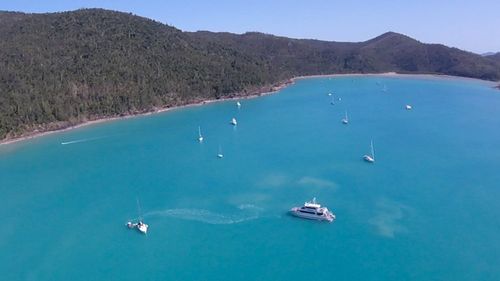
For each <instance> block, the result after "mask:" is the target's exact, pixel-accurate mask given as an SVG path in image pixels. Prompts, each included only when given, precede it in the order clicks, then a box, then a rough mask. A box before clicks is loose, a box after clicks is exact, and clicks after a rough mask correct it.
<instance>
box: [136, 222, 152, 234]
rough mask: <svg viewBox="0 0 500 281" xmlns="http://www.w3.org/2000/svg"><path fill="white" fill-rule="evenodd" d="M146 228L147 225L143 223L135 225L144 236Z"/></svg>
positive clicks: (146, 231)
mask: <svg viewBox="0 0 500 281" xmlns="http://www.w3.org/2000/svg"><path fill="white" fill-rule="evenodd" d="M148 228H149V225H147V224H145V223H143V222H142V221H139V222H138V223H137V229H138V230H139V231H140V232H142V233H144V234H147V233H148Z"/></svg>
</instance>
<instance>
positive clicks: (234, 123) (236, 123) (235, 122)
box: [231, 117, 238, 126]
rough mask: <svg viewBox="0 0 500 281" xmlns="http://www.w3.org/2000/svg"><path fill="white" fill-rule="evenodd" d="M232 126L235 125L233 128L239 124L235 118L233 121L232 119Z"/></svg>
mask: <svg viewBox="0 0 500 281" xmlns="http://www.w3.org/2000/svg"><path fill="white" fill-rule="evenodd" d="M231 125H233V126H236V125H238V122H237V121H236V118H234V117H233V119H231Z"/></svg>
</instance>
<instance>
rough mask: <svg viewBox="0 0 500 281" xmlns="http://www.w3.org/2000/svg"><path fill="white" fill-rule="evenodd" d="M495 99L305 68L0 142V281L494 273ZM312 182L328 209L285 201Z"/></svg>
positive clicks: (463, 85)
mask: <svg viewBox="0 0 500 281" xmlns="http://www.w3.org/2000/svg"><path fill="white" fill-rule="evenodd" d="M384 85H385V86H386V88H387V91H386V92H384V91H382V89H383V87H384ZM332 91H333V92H334V93H335V97H336V98H337V99H338V98H341V100H340V101H338V100H337V102H336V104H335V105H333V106H332V105H331V104H330V101H331V97H330V96H328V95H327V93H329V92H332ZM405 104H411V105H412V106H413V110H411V111H407V110H405ZM499 108H500V92H499V91H498V90H494V89H492V88H491V87H490V85H489V84H486V83H482V82H476V81H467V80H453V79H424V78H409V77H406V78H395V77H374V76H372V77H339V78H332V79H329V78H315V79H307V80H299V81H298V82H297V83H296V84H295V85H293V86H291V87H288V88H286V89H285V90H282V91H281V92H280V93H279V94H276V95H271V96H265V97H261V98H258V99H251V100H243V101H242V107H241V108H240V109H238V108H237V106H236V103H235V101H228V102H222V103H217V104H209V105H206V106H202V107H192V108H186V109H181V110H174V111H171V112H166V113H162V114H157V115H151V116H145V117H138V118H131V119H126V120H119V121H113V122H108V123H102V124H97V125H94V126H90V127H83V128H80V129H77V130H73V131H67V132H61V133H57V134H52V135H47V136H44V137H40V138H36V139H33V140H28V141H24V142H20V143H15V144H10V145H4V146H0V192H1V195H2V196H0V214H1V217H2V220H3V224H2V227H1V228H0V249H1V252H0V271H1V272H2V280H300V279H306V278H310V277H311V276H312V277H314V278H316V279H318V280H363V281H367V280H426V281H427V280H471V281H472V280H474V281H476V280H498V279H499V278H500V267H498V265H499V264H500V254H499V253H500V239H498V237H499V236H500V220H499V219H498V217H499V215H500V204H498V198H500V185H499V182H500V172H499V171H500V170H499V167H500V130H499V129H500V111H499V110H498V109H499ZM345 110H347V111H348V113H349V117H350V123H349V124H348V125H343V124H342V123H341V119H342V118H343V116H344V111H345ZM232 117H236V118H237V120H238V126H236V127H233V126H231V125H230V124H229V122H230V120H231V118H232ZM198 126H201V128H202V131H203V135H204V138H205V140H204V142H203V143H198V140H197V138H198ZM371 139H373V141H374V144H375V152H376V163H374V164H367V163H365V162H363V160H362V158H361V157H362V156H363V154H366V153H368V152H369V144H370V140H371ZM219 146H220V147H221V148H222V151H223V153H224V158H223V159H218V158H217V157H216V155H217V152H218V147H219ZM314 196H315V197H317V199H318V201H319V202H320V203H323V204H325V205H327V206H328V207H329V208H330V209H332V210H333V211H334V212H335V213H336V215H337V220H336V221H335V222H334V223H332V224H327V223H317V222H312V221H305V220H300V219H297V218H293V217H290V216H288V215H287V210H288V209H290V208H291V207H293V206H297V205H300V204H302V203H303V202H304V201H305V200H309V199H311V198H312V197H314ZM136 198H139V199H140V201H141V205H142V210H143V213H144V214H143V215H144V218H145V220H146V222H147V223H149V225H150V229H149V233H148V234H147V236H143V235H140V234H139V233H137V232H135V231H131V230H128V229H127V228H126V227H125V225H124V224H125V222H126V221H127V220H129V219H134V218H136V217H137V208H136V203H135V202H136Z"/></svg>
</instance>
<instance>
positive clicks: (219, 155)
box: [217, 145, 224, 158]
mask: <svg viewBox="0 0 500 281" xmlns="http://www.w3.org/2000/svg"><path fill="white" fill-rule="evenodd" d="M223 157H224V154H222V148H221V146H220V145H219V152H217V158H223Z"/></svg>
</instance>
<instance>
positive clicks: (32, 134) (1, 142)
mask: <svg viewBox="0 0 500 281" xmlns="http://www.w3.org/2000/svg"><path fill="white" fill-rule="evenodd" d="M349 76H382V77H401V78H407V77H415V78H430V79H454V80H457V79H460V80H468V81H477V82H483V83H486V84H491V85H492V87H495V86H496V85H497V83H498V82H492V81H486V80H481V79H476V78H468V77H460V76H450V75H440V74H400V73H396V72H385V73H347V74H321V75H307V76H296V77H293V78H291V79H289V80H287V81H285V82H282V83H281V84H280V85H279V86H276V87H272V90H271V91H269V92H262V93H257V94H252V95H248V96H237V97H230V98H222V99H210V100H204V101H201V102H196V103H191V104H186V105H180V106H173V107H165V108H159V109H156V110H154V111H149V112H144V113H137V114H127V115H124V116H114V117H104V118H98V119H96V120H90V121H84V122H82V123H80V124H76V125H73V126H69V127H65V128H60V129H55V130H48V131H42V132H37V131H32V132H29V133H26V134H25V135H24V136H20V137H16V138H12V139H5V140H0V146H1V145H7V144H12V143H16V142H21V141H24V140H29V139H33V138H38V137H41V136H45V135H48V134H54V133H59V132H65V131H69V130H73V129H77V128H81V127H84V126H90V125H94V124H99V123H104V122H108V121H113V120H119V119H127V118H133V117H139V116H146V115H150V114H156V113H161V112H167V111H170V110H176V109H182V108H187V107H193V106H202V105H205V104H210V103H214V102H224V101H229V100H240V99H241V100H242V99H251V98H257V97H261V96H265V95H270V94H274V93H278V92H279V91H280V90H282V89H283V88H286V87H288V86H289V85H292V84H294V83H295V81H297V80H302V79H311V78H326V77H332V78H334V77H349Z"/></svg>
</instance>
